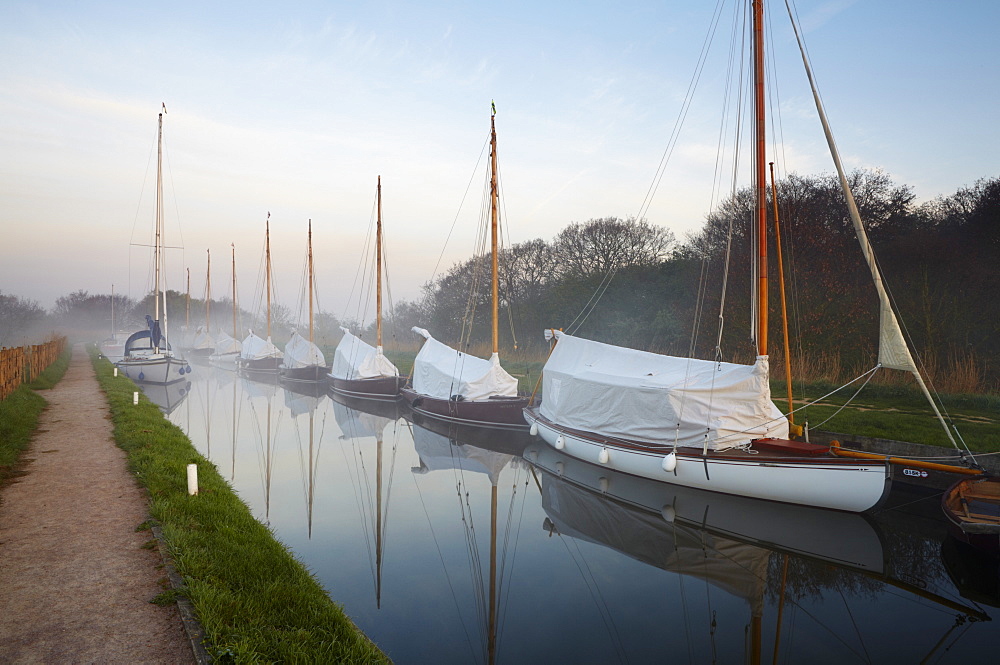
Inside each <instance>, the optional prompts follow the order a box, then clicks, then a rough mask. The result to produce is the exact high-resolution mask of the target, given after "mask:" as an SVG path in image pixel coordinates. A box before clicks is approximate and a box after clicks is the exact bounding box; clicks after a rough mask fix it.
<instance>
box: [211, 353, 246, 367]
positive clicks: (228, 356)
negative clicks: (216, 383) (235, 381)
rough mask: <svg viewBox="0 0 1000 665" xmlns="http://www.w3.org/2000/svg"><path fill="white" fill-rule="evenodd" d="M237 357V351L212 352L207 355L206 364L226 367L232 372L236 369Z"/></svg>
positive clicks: (238, 356)
mask: <svg viewBox="0 0 1000 665" xmlns="http://www.w3.org/2000/svg"><path fill="white" fill-rule="evenodd" d="M239 359H240V354H239V353H222V354H212V355H210V356H209V357H208V364H209V365H211V366H212V367H218V368H219V369H226V370H229V371H231V372H234V371H236V368H237V362H238V361H239Z"/></svg>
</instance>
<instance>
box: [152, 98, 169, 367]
mask: <svg viewBox="0 0 1000 665" xmlns="http://www.w3.org/2000/svg"><path fill="white" fill-rule="evenodd" d="M163 111H166V106H164V107H163ZM163 111H161V112H160V117H159V120H158V122H157V128H156V239H155V243H154V245H153V271H154V272H155V273H156V276H155V279H154V281H155V289H156V290H155V295H154V298H153V300H155V301H156V308H155V313H156V321H157V323H159V321H160V247H161V245H162V244H163V238H162V235H163ZM153 352H154V353H159V352H160V344H159V342H158V341H157V342H155V343H154V344H153Z"/></svg>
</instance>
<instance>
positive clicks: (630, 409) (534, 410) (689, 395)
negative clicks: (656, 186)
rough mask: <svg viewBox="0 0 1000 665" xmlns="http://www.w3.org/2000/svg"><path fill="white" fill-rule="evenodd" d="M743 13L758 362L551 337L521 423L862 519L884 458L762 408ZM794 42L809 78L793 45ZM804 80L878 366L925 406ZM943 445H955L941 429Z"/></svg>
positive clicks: (661, 472)
mask: <svg viewBox="0 0 1000 665" xmlns="http://www.w3.org/2000/svg"><path fill="white" fill-rule="evenodd" d="M751 4H752V10H753V12H752V13H753V24H752V25H753V48H752V55H753V70H754V81H753V83H754V85H753V88H754V102H755V104H754V108H755V114H754V117H755V122H756V132H755V136H754V142H755V160H754V166H755V179H756V183H755V188H756V218H755V223H756V226H757V243H758V246H757V247H756V251H755V252H754V254H755V260H756V266H755V268H756V271H755V275H757V282H758V287H757V294H756V296H757V297H756V307H755V312H756V315H755V318H756V322H755V324H756V325H755V328H756V330H755V335H754V336H755V342H756V344H757V359H756V362H755V363H754V364H753V365H739V364H734V363H723V362H713V361H705V360H695V359H691V358H673V357H669V356H663V355H658V354H653V353H646V352H643V351H636V350H631V349H625V348H620V347H615V346H611V345H608V344H600V343H598V342H593V341H589V340H586V339H582V338H578V337H573V336H570V335H566V334H563V333H562V332H560V331H550V333H547V334H551V336H552V337H553V338H554V340H555V342H556V344H555V348H554V349H553V351H552V354H551V355H550V357H549V359H548V360H547V362H546V364H545V367H544V370H543V388H542V392H543V397H542V402H541V405H540V406H532V407H531V408H529V409H526V411H525V417H526V418H527V420H528V422H529V423H530V424H531V431H532V432H534V433H537V434H538V435H539V436H541V437H542V439H544V440H545V441H546V442H547V443H548V444H549V445H552V446H554V447H555V448H556V449H558V450H562V451H563V452H565V453H566V454H568V455H570V456H573V457H577V458H579V459H583V460H586V461H589V462H592V463H594V464H598V465H602V466H606V467H608V468H612V469H617V470H620V471H623V472H625V473H630V474H633V475H637V476H641V477H646V478H652V479H655V480H660V481H663V482H668V483H675V484H679V485H685V486H688V487H695V488H699V489H706V490H712V491H716V492H724V493H728V494H736V495H740V496H746V497H754V498H761V499H769V500H773V501H782V502H787V503H795V504H803V505H808V506H816V507H822V508H832V509H838V510H845V511H852V512H862V511H865V510H868V509H871V508H873V507H874V506H876V505H878V504H879V503H880V502H881V501H882V500H883V498H884V497H885V496H886V495H887V493H888V490H889V486H890V468H889V460H887V459H885V458H884V457H882V456H876V455H871V456H870V458H864V459H863V458H860V457H859V458H853V457H845V456H842V455H843V454H844V453H845V452H846V451H840V450H837V449H831V448H828V447H826V446H818V445H814V444H810V443H808V442H805V441H790V440H788V436H789V426H788V421H787V419H786V418H785V417H784V416H783V415H782V414H781V413H780V411H778V409H777V407H775V406H774V404H773V403H772V402H771V399H770V387H769V384H768V348H767V316H766V313H767V311H768V306H767V240H766V238H767V225H766V220H767V210H766V190H767V182H766V175H765V165H766V161H765V146H766V143H765V130H764V128H765V119H764V101H765V99H764V71H765V70H764V56H763V52H764V36H763V26H764V18H763V3H762V2H760V1H759V0H754V1H753V2H752V3H751ZM793 27H794V22H793ZM796 38H797V39H798V31H797V27H796ZM799 44H800V50H801V51H802V54H803V62H804V63H805V64H806V69H807V73H808V71H809V70H808V62H807V59H806V56H805V51H804V49H803V48H802V46H801V40H799ZM809 81H810V85H812V87H813V96H814V99H815V101H816V108H817V111H818V113H819V116H820V118H821V120H822V122H823V126H824V130H825V132H826V135H827V140H828V143H829V145H830V149H831V153H832V155H833V157H834V163H835V165H836V167H837V171H838V174H839V176H840V181H841V184H842V186H843V189H844V195H845V198H846V200H847V205H848V209H849V211H850V214H851V218H852V220H853V223H854V227H855V231H856V234H857V236H858V239H859V241H860V243H861V247H862V251H863V253H864V255H865V258H866V260H867V262H868V265H869V267H870V269H871V273H872V277H873V280H874V282H875V286H876V290H877V292H878V295H879V300H880V304H881V308H880V320H881V331H880V350H879V363H880V364H881V366H883V367H887V368H893V369H902V370H907V371H910V372H912V373H913V374H914V376H916V378H917V381H918V383H919V384H920V386H921V387H922V388H923V390H924V393H925V395H927V396H928V398H930V394H929V392H928V391H927V389H926V386H924V383H923V380H922V378H921V377H920V374H919V372H918V371H917V369H916V366H915V364H914V362H913V359H912V357H911V355H910V352H909V350H908V348H907V346H906V342H905V340H904V339H903V336H902V333H901V330H900V327H899V324H898V322H897V320H896V316H895V313H894V312H893V310H892V307H891V305H890V303H889V298H888V295H887V294H886V291H885V289H884V287H883V285H882V279H881V275H880V274H879V271H878V268H877V266H876V264H875V260H874V257H873V254H872V249H871V246H870V244H869V243H868V239H867V236H866V234H865V230H864V227H863V225H862V222H861V219H860V216H859V214H858V210H857V206H856V204H855V203H854V199H853V195H852V194H851V191H850V188H849V187H848V185H847V179H846V176H845V175H844V171H843V167H842V165H841V163H840V159H839V157H838V155H837V153H836V148H835V146H834V143H833V140H832V137H831V135H830V132H829V127H828V125H827V122H826V118H825V114H824V112H823V108H822V104H821V103H820V101H819V95H818V93H817V92H816V89H815V85H814V84H813V80H812V76H811V74H810V75H809ZM930 401H931V405H932V407H933V408H934V410H935V412H936V413H937V414H938V418H939V419H940V420H941V422H942V424H944V420H943V418H942V417H941V416H940V412H939V411H938V410H937V407H936V405H935V404H934V402H933V400H930ZM945 429H946V431H947V427H946V428H945ZM948 436H949V438H951V440H952V441H953V442H954V438H953V437H952V436H951V433H950V432H948Z"/></svg>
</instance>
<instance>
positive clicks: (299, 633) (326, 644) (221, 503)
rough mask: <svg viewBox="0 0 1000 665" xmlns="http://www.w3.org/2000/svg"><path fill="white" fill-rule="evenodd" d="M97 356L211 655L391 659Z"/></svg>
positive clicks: (119, 427) (125, 444)
mask: <svg viewBox="0 0 1000 665" xmlns="http://www.w3.org/2000/svg"><path fill="white" fill-rule="evenodd" d="M91 357H92V358H93V359H94V367H95V369H96V371H97V378H98V380H99V381H100V384H101V387H102V388H103V389H104V391H105V392H106V393H107V396H108V402H109V404H110V406H111V413H112V419H113V422H114V425H115V439H116V441H117V443H118V445H119V446H120V447H121V448H122V449H123V450H125V452H126V453H128V459H129V464H130V467H131V468H132V470H133V471H134V472H135V473H136V475H137V477H138V479H139V481H140V482H141V483H142V484H143V485H144V486H145V487H146V488H147V489H148V490H149V495H150V515H151V517H152V518H153V519H154V520H156V521H157V522H158V523H159V524H160V526H161V528H162V530H163V534H164V538H165V540H166V542H167V547H168V549H169V552H170V555H171V556H172V557H173V560H174V563H175V565H176V568H177V571H178V572H179V573H180V575H181V576H182V577H183V578H184V583H185V587H184V588H183V589H182V593H183V594H184V595H185V596H187V597H188V598H189V599H190V600H191V602H192V604H193V605H194V608H195V611H196V612H197V614H198V617H199V619H200V621H201V624H202V627H203V628H204V630H205V633H206V635H207V636H208V640H209V642H210V644H208V645H206V647H207V648H208V651H209V653H210V654H212V656H213V657H214V658H216V659H219V660H223V661H224V662H336V663H386V662H389V661H388V659H387V658H386V657H385V655H384V654H382V653H381V652H380V651H379V650H378V649H377V648H376V647H375V646H374V645H373V644H372V643H371V642H369V641H368V639H367V638H366V637H365V636H364V635H363V634H362V633H361V632H360V631H359V630H358V629H357V627H356V626H355V625H354V624H353V623H352V622H351V620H350V619H349V618H348V617H347V616H346V615H345V614H344V612H343V611H342V610H341V608H340V607H338V606H337V605H336V604H334V603H333V602H332V601H331V600H330V598H329V597H328V596H327V595H326V592H324V590H323V589H322V587H321V586H320V585H319V583H318V582H317V581H316V579H315V578H314V577H313V576H312V575H311V574H310V573H309V572H308V571H307V570H306V569H305V567H304V566H303V565H302V564H301V563H299V562H298V561H297V560H296V559H295V558H294V557H293V556H292V555H291V553H290V552H289V551H288V549H287V548H286V547H285V546H284V545H282V544H281V543H279V542H278V541H277V540H276V539H275V537H274V534H272V533H271V531H270V530H269V529H268V528H267V527H265V526H264V525H262V524H261V523H260V522H258V521H257V520H256V519H254V517H253V515H252V514H251V512H250V510H249V508H247V506H246V505H245V504H244V503H243V502H242V501H241V500H240V499H239V498H238V497H237V496H236V494H235V493H234V492H233V491H232V489H231V488H230V487H229V485H228V484H227V483H226V481H225V480H223V479H222V477H221V476H220V475H219V473H218V471H217V470H216V468H215V466H214V465H213V464H212V463H211V462H209V461H208V460H206V459H205V458H204V457H202V456H201V455H200V454H198V453H197V451H196V450H195V449H194V446H193V445H192V444H191V441H190V440H189V439H188V438H187V436H185V434H184V433H183V432H182V431H181V430H180V429H179V428H178V427H176V426H175V425H173V424H171V423H169V422H168V421H167V420H166V418H164V417H163V415H162V414H161V413H160V410H159V409H158V408H157V407H156V406H155V405H154V404H153V403H152V402H150V401H149V400H147V399H146V398H145V397H143V396H141V393H140V401H139V404H138V405H135V406H134V405H133V404H132V394H133V392H134V391H135V390H136V386H135V384H133V383H132V382H131V381H130V380H128V379H126V378H124V377H121V376H119V377H117V378H115V377H113V376H112V366H111V364H110V363H108V362H107V361H106V360H101V359H97V358H96V352H95V351H94V350H92V351H91ZM191 463H193V464H197V465H198V483H199V494H198V495H197V496H193V497H192V496H188V494H187V480H186V478H187V476H186V467H187V465H188V464H191Z"/></svg>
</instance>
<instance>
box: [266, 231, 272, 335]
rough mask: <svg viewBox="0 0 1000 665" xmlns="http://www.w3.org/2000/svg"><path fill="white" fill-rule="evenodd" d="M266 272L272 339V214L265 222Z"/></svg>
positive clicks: (268, 331) (269, 332)
mask: <svg viewBox="0 0 1000 665" xmlns="http://www.w3.org/2000/svg"><path fill="white" fill-rule="evenodd" d="M264 272H265V275H266V280H267V338H268V339H271V213H267V221H266V222H264Z"/></svg>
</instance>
